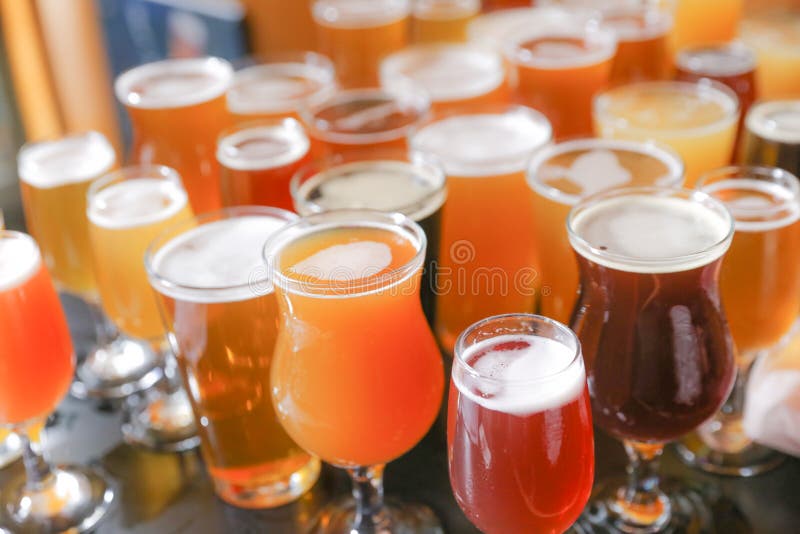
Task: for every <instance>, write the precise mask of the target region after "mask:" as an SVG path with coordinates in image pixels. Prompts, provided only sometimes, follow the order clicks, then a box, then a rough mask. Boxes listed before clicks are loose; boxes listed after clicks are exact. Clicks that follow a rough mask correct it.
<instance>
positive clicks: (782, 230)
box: [679, 167, 800, 476]
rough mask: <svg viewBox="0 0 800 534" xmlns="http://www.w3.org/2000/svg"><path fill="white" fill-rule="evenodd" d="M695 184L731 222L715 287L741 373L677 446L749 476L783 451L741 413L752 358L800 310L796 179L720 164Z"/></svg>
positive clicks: (710, 467)
mask: <svg viewBox="0 0 800 534" xmlns="http://www.w3.org/2000/svg"><path fill="white" fill-rule="evenodd" d="M697 188H698V189H700V190H701V191H704V192H705V193H708V194H709V195H711V196H713V197H714V198H716V199H718V200H720V201H721V202H723V203H724V204H725V205H726V206H727V207H728V209H729V210H730V211H731V213H732V214H733V217H734V219H735V221H736V232H735V234H734V236H733V243H732V244H731V248H730V250H729V251H728V253H727V254H726V255H725V259H724V260H723V261H722V274H721V275H720V287H721V290H722V301H723V303H724V304H725V313H726V315H727V317H728V324H729V325H730V329H731V335H732V336H733V341H734V344H735V345H736V349H737V358H736V363H737V366H738V373H737V375H736V383H735V385H734V388H733V392H732V393H731V396H730V397H729V398H728V400H727V402H726V403H725V405H724V406H723V407H722V410H721V411H720V412H719V413H718V414H717V415H716V416H715V417H714V418H713V419H711V420H710V421H708V422H706V423H705V424H704V425H703V426H701V427H700V428H699V429H698V431H697V434H696V435H695V436H691V437H690V438H688V439H686V440H685V441H684V442H683V443H682V444H681V446H680V447H679V452H680V453H681V456H682V457H683V458H684V459H685V460H687V461H688V462H689V463H691V464H692V465H695V466H697V467H700V468H701V469H704V470H706V471H710V472H713V473H721V474H726V475H739V476H751V475H756V474H759V473H763V472H764V471H767V470H769V469H771V468H773V467H776V466H777V465H778V464H780V462H781V461H782V460H783V458H784V457H783V456H781V455H779V454H777V453H776V452H774V451H772V450H771V449H768V448H766V447H762V446H761V445H758V444H755V443H753V442H752V441H751V440H750V438H748V437H747V435H746V434H745V433H744V429H743V428H742V412H743V409H744V401H745V398H744V397H745V391H746V389H747V378H748V375H749V373H750V368H751V367H752V364H753V362H754V361H755V359H756V357H757V356H759V354H764V353H765V352H766V351H767V350H768V349H770V348H771V347H773V346H775V345H776V344H777V343H778V342H779V341H780V340H781V338H783V337H784V336H785V335H786V334H787V333H788V332H789V330H790V329H791V327H792V324H794V321H795V319H796V318H797V312H798V310H800V248H799V247H798V245H799V244H800V181H798V179H797V177H795V176H794V175H792V174H791V173H789V172H787V171H784V170H782V169H777V168H774V167H725V168H722V169H718V170H716V171H712V172H710V173H708V174H705V175H704V176H702V177H701V178H700V180H699V181H698V182H697Z"/></svg>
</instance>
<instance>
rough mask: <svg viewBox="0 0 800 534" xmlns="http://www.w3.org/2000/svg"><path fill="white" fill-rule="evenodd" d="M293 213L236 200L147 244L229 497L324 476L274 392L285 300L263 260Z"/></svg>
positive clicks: (255, 503) (277, 497)
mask: <svg viewBox="0 0 800 534" xmlns="http://www.w3.org/2000/svg"><path fill="white" fill-rule="evenodd" d="M294 219H296V216H294V215H293V214H292V213H289V212H287V211H284V210H280V209H275V208H257V207H247V208H232V209H228V210H225V211H221V212H216V213H212V214H207V215H205V216H201V217H199V218H197V219H193V220H190V221H188V222H186V223H184V224H179V225H178V226H175V227H173V228H172V229H170V230H168V231H167V232H166V234H164V235H162V236H161V237H159V238H158V239H157V240H156V241H155V242H154V243H153V244H152V246H151V247H150V249H149V251H148V253H147V256H146V260H145V262H146V266H147V271H148V275H149V278H150V283H151V284H152V286H153V288H154V289H155V290H156V291H157V292H158V294H159V302H160V305H161V310H162V311H163V313H164V318H165V321H166V323H167V328H168V329H169V330H170V331H171V332H172V334H173V335H174V339H175V345H176V346H175V349H176V350H175V352H176V355H177V358H178V364H179V366H180V370H181V375H182V377H183V379H184V383H185V386H186V390H187V391H188V392H189V397H190V399H191V403H192V408H193V411H194V415H195V419H196V421H197V426H198V429H199V434H200V438H201V450H202V452H203V457H204V459H205V462H206V466H207V468H208V470H209V473H210V474H211V478H212V479H213V481H214V488H215V490H216V492H217V494H218V495H219V496H220V498H222V499H223V500H225V501H227V502H229V503H231V504H233V505H236V506H241V507H245V508H264V507H273V506H279V505H281V504H285V503H287V502H289V501H292V500H294V499H296V498H297V497H299V496H300V495H302V494H303V493H305V492H306V491H307V490H308V489H309V488H310V487H311V486H312V485H313V484H314V482H315V481H316V480H317V476H318V474H319V467H320V465H319V460H317V459H316V458H312V457H311V456H310V455H309V454H308V453H307V452H305V451H304V450H302V449H301V448H300V447H298V446H297V445H296V444H295V443H294V442H293V441H292V439H291V438H290V437H289V436H288V435H287V434H286V432H285V431H284V430H283V428H282V427H281V425H280V423H279V422H278V417H277V415H276V413H275V409H274V408H273V404H272V398H271V395H270V390H271V388H270V367H271V363H272V352H273V349H274V346H275V340H276V338H277V335H278V302H277V300H276V298H275V294H274V293H273V291H272V284H271V282H270V281H269V279H268V278H267V273H266V270H265V267H264V266H263V261H262V259H261V250H262V246H263V244H264V242H265V240H266V239H268V238H269V236H270V235H271V234H272V233H274V232H275V231H276V230H278V229H279V228H281V227H282V226H283V225H284V224H285V223H286V222H288V221H292V220H294Z"/></svg>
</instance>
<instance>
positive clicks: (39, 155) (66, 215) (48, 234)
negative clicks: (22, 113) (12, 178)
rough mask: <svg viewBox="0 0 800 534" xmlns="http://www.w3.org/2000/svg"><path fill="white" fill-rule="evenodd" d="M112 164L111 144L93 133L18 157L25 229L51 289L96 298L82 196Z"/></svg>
mask: <svg viewBox="0 0 800 534" xmlns="http://www.w3.org/2000/svg"><path fill="white" fill-rule="evenodd" d="M116 161H117V157H116V154H115V153H114V149H113V148H112V147H111V144H109V142H108V141H107V140H106V138H105V137H103V135H102V134H100V133H97V132H88V133H85V134H78V135H73V136H68V137H62V138H61V139H57V140H54V141H43V142H40V143H31V144H27V145H25V146H23V147H22V150H20V152H19V156H18V164H19V177H20V186H21V188H20V189H21V193H22V205H23V208H24V209H25V219H26V222H27V225H28V229H29V230H30V232H31V234H33V235H34V236H35V237H36V240H37V241H38V243H39V246H40V248H41V251H42V256H43V258H44V262H45V264H46V265H47V269H48V270H49V271H50V275H51V276H52V277H53V281H54V282H55V284H56V285H57V286H58V287H59V288H60V289H61V290H63V291H67V292H70V293H72V294H74V295H78V296H81V297H84V298H90V299H92V298H96V296H97V286H96V282H95V277H94V269H93V266H92V252H91V246H90V243H89V221H88V220H87V219H86V191H87V189H89V184H91V182H92V181H93V180H96V179H97V178H99V177H100V176H102V175H104V174H106V173H107V172H108V171H110V170H111V168H112V167H113V166H114V165H116Z"/></svg>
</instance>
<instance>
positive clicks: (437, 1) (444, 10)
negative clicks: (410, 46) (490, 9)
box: [411, 0, 481, 43]
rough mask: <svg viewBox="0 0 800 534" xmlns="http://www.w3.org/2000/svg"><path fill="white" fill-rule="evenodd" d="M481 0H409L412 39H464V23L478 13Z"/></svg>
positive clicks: (446, 40)
mask: <svg viewBox="0 0 800 534" xmlns="http://www.w3.org/2000/svg"><path fill="white" fill-rule="evenodd" d="M480 10H481V2H480V0H412V8H411V41H412V42H414V43H459V42H463V41H466V40H467V25H468V24H469V22H470V21H471V20H472V19H473V18H474V17H475V15H477V14H478V13H480Z"/></svg>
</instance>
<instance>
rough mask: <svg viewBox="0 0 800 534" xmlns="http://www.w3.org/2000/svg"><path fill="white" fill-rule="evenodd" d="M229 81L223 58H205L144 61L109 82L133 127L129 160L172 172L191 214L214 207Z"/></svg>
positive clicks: (230, 74) (217, 199)
mask: <svg viewBox="0 0 800 534" xmlns="http://www.w3.org/2000/svg"><path fill="white" fill-rule="evenodd" d="M232 79H233V69H232V68H231V65H230V64H229V63H228V62H227V61H225V60H223V59H219V58H214V57H206V58H196V59H168V60H164V61H156V62H153V63H147V64H145V65H141V66H139V67H135V68H133V69H131V70H129V71H127V72H124V73H123V74H121V75H120V76H119V77H118V78H117V80H116V82H115V90H116V93H117V98H118V99H119V101H120V102H122V103H123V104H124V105H125V108H126V109H127V110H128V115H129V116H130V118H131V123H132V126H133V147H132V150H131V159H132V161H133V162H135V163H140V164H159V165H167V166H169V167H172V168H174V169H175V170H177V171H178V173H179V174H180V175H181V177H182V179H183V185H184V187H185V188H186V192H187V193H189V202H190V203H191V205H192V210H193V211H194V212H195V213H203V212H205V211H210V210H214V209H218V208H219V207H220V195H219V167H218V165H217V159H216V157H215V155H216V147H217V137H218V136H219V134H220V133H221V132H222V130H223V129H224V128H225V127H226V125H227V124H228V121H229V118H228V112H227V109H226V106H225V93H226V91H227V90H228V88H229V87H230V84H231V80H232Z"/></svg>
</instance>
